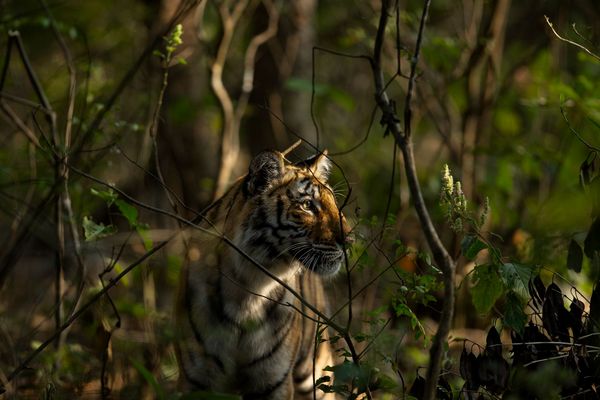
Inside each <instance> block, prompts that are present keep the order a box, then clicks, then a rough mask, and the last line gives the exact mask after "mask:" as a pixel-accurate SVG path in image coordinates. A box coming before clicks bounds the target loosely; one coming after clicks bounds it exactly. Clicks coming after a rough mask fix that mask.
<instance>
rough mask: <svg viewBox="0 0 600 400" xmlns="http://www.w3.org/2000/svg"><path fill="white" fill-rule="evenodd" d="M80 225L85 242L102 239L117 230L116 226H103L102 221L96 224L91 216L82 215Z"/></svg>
mask: <svg viewBox="0 0 600 400" xmlns="http://www.w3.org/2000/svg"><path fill="white" fill-rule="evenodd" d="M82 226H83V235H84V237H85V240H86V242H92V241H94V240H98V239H102V238H103V237H106V236H110V235H112V234H114V233H116V232H117V228H115V227H114V226H112V225H108V226H105V225H104V224H103V223H100V224H97V223H95V222H94V221H93V220H92V218H91V217H83V222H82Z"/></svg>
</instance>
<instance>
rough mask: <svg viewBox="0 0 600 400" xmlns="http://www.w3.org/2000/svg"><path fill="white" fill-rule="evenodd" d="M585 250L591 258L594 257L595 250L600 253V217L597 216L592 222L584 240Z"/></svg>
mask: <svg viewBox="0 0 600 400" xmlns="http://www.w3.org/2000/svg"><path fill="white" fill-rule="evenodd" d="M583 251H584V252H585V255H586V256H587V257H588V258H589V259H592V258H594V252H598V253H600V217H596V219H595V220H594V222H593V223H592V226H591V227H590V230H589V231H588V234H587V236H586V237H585V240H584V241H583Z"/></svg>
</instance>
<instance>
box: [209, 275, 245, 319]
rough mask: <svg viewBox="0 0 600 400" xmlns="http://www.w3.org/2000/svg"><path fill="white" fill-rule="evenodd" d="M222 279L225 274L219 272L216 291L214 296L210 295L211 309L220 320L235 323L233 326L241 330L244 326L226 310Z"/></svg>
mask: <svg viewBox="0 0 600 400" xmlns="http://www.w3.org/2000/svg"><path fill="white" fill-rule="evenodd" d="M222 281H223V275H221V274H219V275H218V278H217V283H216V288H215V293H214V294H213V296H210V300H209V301H210V305H211V311H212V313H213V315H214V316H216V317H218V318H219V322H221V323H227V324H230V325H233V327H235V328H237V329H240V330H241V329H242V326H241V325H240V324H239V323H238V322H237V321H236V320H235V319H233V318H231V316H230V315H229V314H227V312H226V311H225V306H224V302H223V282H222Z"/></svg>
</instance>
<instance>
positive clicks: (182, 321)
mask: <svg viewBox="0 0 600 400" xmlns="http://www.w3.org/2000/svg"><path fill="white" fill-rule="evenodd" d="M330 171H331V161H330V159H329V158H328V156H327V153H326V152H322V153H319V154H317V155H316V156H313V157H311V158H310V159H308V160H304V161H303V162H300V163H296V164H293V163H290V162H288V161H287V160H286V158H285V156H284V154H282V153H280V152H278V151H264V152H262V153H260V154H258V155H257V156H256V157H254V158H253V159H252V161H251V162H250V165H249V168H248V173H247V174H246V175H245V176H243V177H241V178H239V179H238V180H237V181H236V182H235V183H234V184H233V186H232V187H231V188H230V189H229V190H228V191H227V192H226V193H225V194H224V195H223V196H222V197H221V198H219V199H218V200H216V201H215V202H214V203H213V205H212V206H211V209H210V211H209V212H208V213H207V214H206V220H207V221H210V226H211V227H212V228H213V229H215V230H216V231H219V232H220V233H221V234H222V235H223V236H224V237H227V238H230V240H231V242H230V243H225V241H224V240H223V239H222V237H221V238H216V239H213V240H212V241H205V242H203V245H202V250H201V254H202V255H201V256H199V257H198V258H199V259H198V260H197V261H196V262H193V263H189V264H188V266H187V267H186V268H185V269H184V271H183V273H182V279H181V286H180V290H179V296H178V300H177V309H176V327H177V335H178V340H177V343H176V354H177V359H178V364H179V371H180V389H181V390H182V391H211V392H221V393H234V394H238V395H240V396H241V397H242V399H244V400H252V399H267V400H281V399H312V398H313V395H314V394H315V393H316V397H317V398H323V399H332V398H334V397H332V396H333V395H331V394H327V393H325V392H324V391H321V390H316V389H314V383H315V382H316V381H317V380H319V378H321V377H323V376H326V375H327V374H329V373H328V372H326V371H323V369H324V368H325V367H326V366H331V365H333V362H334V358H333V356H334V351H333V349H332V347H331V345H330V343H329V342H328V341H327V338H328V336H327V331H326V329H322V327H323V325H321V324H318V323H317V322H316V321H317V316H316V315H315V314H314V313H313V312H311V311H310V310H309V309H308V308H307V307H306V306H305V305H303V304H301V302H299V301H298V299H297V298H296V297H294V296H293V295H292V293H290V291H289V290H287V289H286V288H285V287H284V286H283V285H281V284H280V283H278V282H276V281H275V280H274V279H273V278H272V277H270V276H268V275H267V274H266V273H265V271H263V270H261V269H260V268H258V267H257V266H256V265H255V264H254V263H258V264H260V265H262V266H263V267H264V268H265V269H267V270H268V271H269V272H270V273H271V274H272V275H274V276H276V277H277V278H279V279H280V280H281V281H282V282H284V283H286V284H287V285H288V286H289V287H290V288H291V289H293V290H294V291H296V292H297V293H299V294H300V295H301V296H302V298H303V299H305V300H306V301H307V302H308V303H311V304H313V305H315V306H316V307H317V309H319V310H320V311H321V312H323V313H324V314H327V312H328V306H327V296H326V292H325V289H324V285H323V280H324V279H327V277H330V276H333V275H334V274H335V273H336V272H337V271H338V270H339V269H340V266H341V265H342V264H343V262H344V260H345V250H346V245H347V244H348V243H349V242H350V241H351V240H352V238H351V235H350V234H351V229H350V227H349V224H348V222H347V221H346V218H345V217H344V215H343V214H342V212H341V211H340V210H339V208H338V206H337V204H336V200H335V196H334V193H333V191H332V189H331V187H330V186H329V185H328V177H329V174H330ZM205 225H206V224H205ZM231 244H233V245H234V246H235V248H234V247H233V246H232V245H231ZM328 379H331V377H329V378H324V380H328Z"/></svg>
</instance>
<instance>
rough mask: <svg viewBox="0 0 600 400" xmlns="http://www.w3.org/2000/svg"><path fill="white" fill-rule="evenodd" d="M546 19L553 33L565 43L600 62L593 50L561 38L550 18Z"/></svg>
mask: <svg viewBox="0 0 600 400" xmlns="http://www.w3.org/2000/svg"><path fill="white" fill-rule="evenodd" d="M544 18H546V23H547V24H548V26H549V27H550V29H552V32H554V35H555V36H556V37H557V38H559V39H560V40H562V41H563V42H565V43H569V44H572V45H573V46H575V47H578V48H580V49H581V50H583V51H585V52H586V53H587V54H589V55H590V56H592V57H594V58H595V59H596V60H598V61H600V56H598V55H597V54H595V53H594V52H592V51H591V50H588V49H587V48H586V47H585V46H583V45H581V44H579V43H577V42H574V41H572V40H569V39H566V38H564V37H562V36H560V35H559V34H558V32H556V29H554V25H552V22H550V18H548V16H546V15H544Z"/></svg>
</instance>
